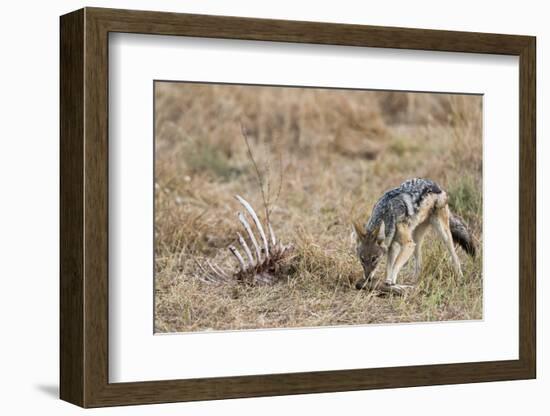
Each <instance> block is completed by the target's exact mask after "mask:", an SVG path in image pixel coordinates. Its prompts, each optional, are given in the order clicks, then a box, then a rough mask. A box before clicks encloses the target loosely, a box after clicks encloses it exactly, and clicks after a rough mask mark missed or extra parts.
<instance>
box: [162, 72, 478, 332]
mask: <svg viewBox="0 0 550 416" xmlns="http://www.w3.org/2000/svg"><path fill="white" fill-rule="evenodd" d="M241 124H242V125H243V126H244V127H245V129H246V131H247V132H248V138H249V143H250V146H251V148H252V151H253V153H254V157H255V159H256V162H257V164H258V166H259V168H260V170H261V172H262V175H263V177H264V184H265V188H266V189H265V190H266V193H267V194H268V197H269V199H270V209H271V215H270V218H271V223H272V224H273V228H274V229H275V232H276V234H277V236H278V238H279V239H280V240H282V241H284V242H290V243H292V244H293V245H294V247H295V251H294V255H295V257H294V258H293V259H292V268H291V269H290V271H289V273H288V275H287V276H285V277H284V278H283V279H282V280H281V281H279V282H278V283H276V284H274V285H272V286H248V285H244V284H239V283H236V282H227V283H222V284H213V283H205V282H203V281H201V279H200V278H199V277H200V270H199V269H198V267H197V264H196V260H199V261H201V260H204V259H213V260H214V261H215V262H216V263H217V264H219V265H221V266H222V267H224V268H226V269H230V268H232V267H233V268H234V267H235V261H234V259H233V258H232V257H231V255H230V253H229V252H228V250H227V249H226V248H227V247H228V245H230V244H231V243H234V242H235V236H236V233H237V231H239V232H242V228H241V224H240V223H239V221H238V220H237V216H236V212H237V211H238V210H242V208H241V207H240V206H239V205H238V203H237V202H236V201H235V199H234V195H235V194H239V195H242V196H243V197H244V198H246V199H247V200H248V201H249V202H250V203H251V204H252V206H254V207H255V208H256V211H257V212H258V214H261V213H263V209H262V197H261V192H260V188H259V185H258V181H257V177H256V173H255V170H254V167H253V164H252V162H251V159H250V157H249V155H248V154H247V146H246V143H245V141H244V139H243V136H242V132H241ZM155 129H156V132H155V151H156V156H155V169H156V177H155V182H156V183H155V268H156V270H155V305H156V306H155V330H156V332H184V331H198V330H230V329H231V330H235V329H253V328H276V327H313V326H323V325H350V324H369V323H393V322H424V321H446V320H471V319H481V318H482V276H481V273H482V256H483V252H482V245H481V239H482V228H481V227H482V99H481V97H480V96H473V95H447V94H424V93H399V92H380V91H349V90H329V89H302V88H281V87H275V88H274V87H256V86H235V85H214V84H190V83H167V82H157V83H156V84H155ZM411 177H426V178H430V179H432V180H435V181H436V182H438V183H439V184H440V185H441V186H442V187H443V188H444V189H446V190H447V191H448V193H449V195H450V206H451V209H452V210H453V211H454V212H456V213H457V214H459V215H460V216H462V217H463V218H464V219H465V221H466V223H467V224H468V226H469V227H470V229H471V230H472V232H473V234H474V236H475V238H476V240H477V242H478V256H477V257H476V259H474V260H472V259H471V258H469V257H468V256H467V255H465V253H464V252H462V251H461V250H460V249H457V252H458V254H459V257H460V259H461V262H462V264H463V271H464V279H462V280H461V279H459V278H457V277H455V276H454V274H453V272H452V267H451V263H450V259H449V256H448V254H447V252H446V250H445V248H444V246H443V244H442V243H441V241H440V240H439V239H438V238H437V237H436V236H435V233H433V232H432V231H430V232H429V234H428V235H427V236H426V239H425V242H424V247H423V252H424V265H423V270H422V274H421V277H420V279H419V281H418V282H414V281H413V278H412V271H413V268H414V261H411V262H409V263H410V264H408V265H406V266H405V267H404V268H403V269H402V272H401V273H400V275H399V278H398V283H405V284H406V283H408V284H413V283H416V287H415V288H414V289H412V290H411V291H409V292H408V293H407V294H406V295H405V296H403V297H399V296H394V295H390V296H385V297H381V296H379V295H378V294H377V293H376V292H369V291H365V290H362V291H358V290H356V289H355V288H354V283H355V281H356V280H358V279H359V278H360V277H361V276H362V269H361V266H360V264H359V261H358V259H357V258H356V256H355V250H354V241H353V239H352V236H351V223H352V221H353V220H358V221H360V222H362V223H363V222H366V221H367V219H368V216H369V214H370V210H371V209H372V206H373V204H374V203H375V201H376V200H377V199H378V198H379V197H380V196H381V194H382V193H383V192H384V191H386V190H388V189H390V188H393V187H396V186H398V185H399V184H400V183H401V182H402V181H404V180H405V179H408V178H411ZM281 179H282V181H281ZM279 183H281V186H280V189H279ZM267 188H269V189H267ZM277 195H278V198H277ZM260 216H262V215H260ZM384 269H385V267H384V265H382V267H380V268H379V271H378V276H382V274H383V272H384Z"/></svg>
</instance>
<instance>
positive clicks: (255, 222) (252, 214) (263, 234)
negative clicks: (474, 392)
mask: <svg viewBox="0 0 550 416" xmlns="http://www.w3.org/2000/svg"><path fill="white" fill-rule="evenodd" d="M235 198H237V201H239V202H240V203H241V205H242V206H243V207H245V209H246V210H247V211H248V213H249V214H250V216H251V217H252V219H253V220H254V224H256V228H257V229H258V232H259V233H260V236H261V237H262V241H263V243H264V248H265V256H266V258H269V245H268V244H267V238H266V236H265V233H264V229H263V227H262V224H261V223H260V220H259V219H258V216H257V215H256V212H255V211H254V209H253V208H252V207H251V206H250V204H249V203H248V202H247V201H246V200H244V199H243V198H241V197H240V196H239V195H235Z"/></svg>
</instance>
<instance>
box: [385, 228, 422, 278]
mask: <svg viewBox="0 0 550 416" xmlns="http://www.w3.org/2000/svg"><path fill="white" fill-rule="evenodd" d="M396 244H397V246H398V247H399V252H398V254H397V256H396V257H395V260H394V261H393V262H391V269H388V272H389V273H388V274H387V275H386V284H387V285H395V284H396V282H397V275H398V274H399V271H400V270H401V268H402V267H403V265H404V264H405V263H406V262H407V261H408V260H409V258H410V257H411V255H412V253H413V251H414V248H415V246H416V244H415V243H414V240H413V238H412V235H411V231H410V228H409V227H408V225H407V224H399V225H398V226H397V232H396V235H395V241H394V242H393V243H392V247H395V246H396ZM390 260H391V259H390V257H389V256H388V262H390Z"/></svg>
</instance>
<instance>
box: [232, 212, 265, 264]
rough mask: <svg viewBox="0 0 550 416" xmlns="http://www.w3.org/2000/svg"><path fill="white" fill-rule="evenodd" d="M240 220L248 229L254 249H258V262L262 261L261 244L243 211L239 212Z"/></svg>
mask: <svg viewBox="0 0 550 416" xmlns="http://www.w3.org/2000/svg"><path fill="white" fill-rule="evenodd" d="M238 217H239V221H240V222H241V224H242V225H243V227H244V229H245V230H246V233H247V234H248V238H250V241H251V242H252V245H253V246H254V249H255V250H256V257H257V262H258V264H259V263H261V262H262V254H261V250H260V246H259V245H258V242H257V241H256V237H254V233H253V232H252V228H250V224H249V223H248V221H247V220H246V218H245V217H244V215H243V213H242V212H239V213H238Z"/></svg>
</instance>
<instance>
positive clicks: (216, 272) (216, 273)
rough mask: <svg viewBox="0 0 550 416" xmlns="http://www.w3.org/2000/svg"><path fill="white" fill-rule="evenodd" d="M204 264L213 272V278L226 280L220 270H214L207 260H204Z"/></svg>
mask: <svg viewBox="0 0 550 416" xmlns="http://www.w3.org/2000/svg"><path fill="white" fill-rule="evenodd" d="M206 264H207V265H208V267H210V269H211V270H212V272H214V276H216V277H217V278H219V279H222V280H224V279H227V275H226V274H225V273H224V272H223V271H222V270H219V269H216V268H215V267H214V266H213V265H212V263H210V261H209V260H206Z"/></svg>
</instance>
